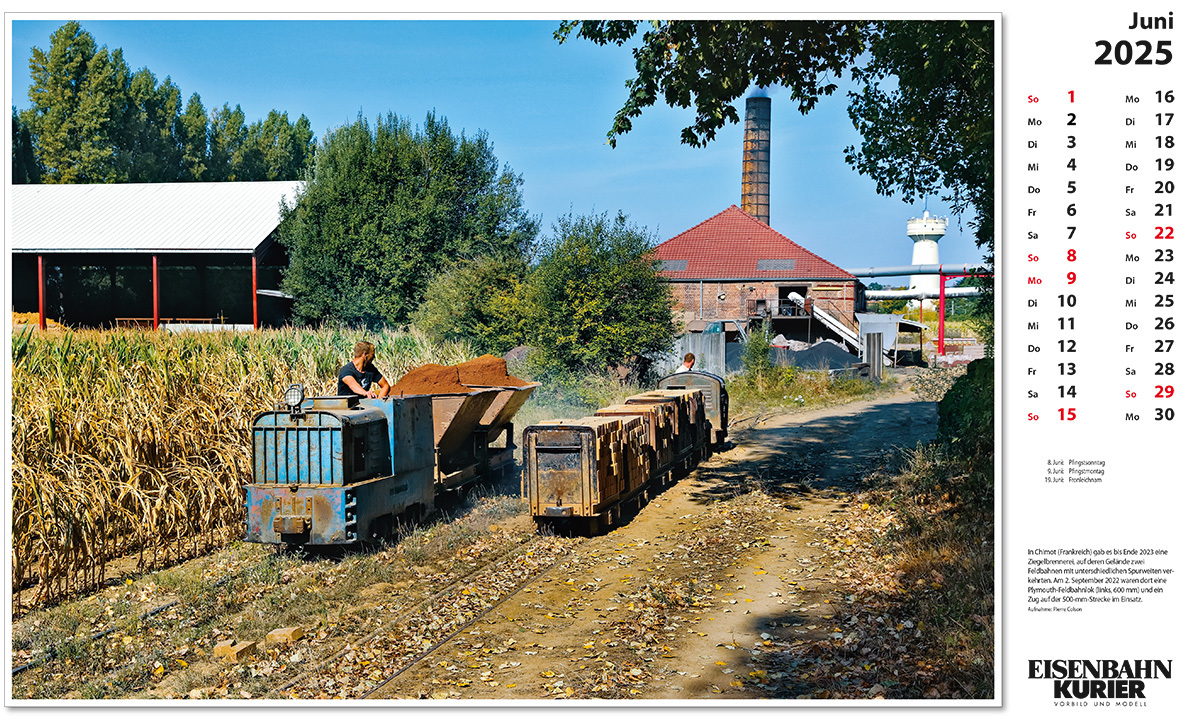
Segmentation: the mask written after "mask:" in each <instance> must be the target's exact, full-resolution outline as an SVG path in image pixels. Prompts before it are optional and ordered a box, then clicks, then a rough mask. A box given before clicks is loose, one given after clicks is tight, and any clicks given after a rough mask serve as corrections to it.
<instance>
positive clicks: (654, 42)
mask: <svg viewBox="0 0 1200 718" xmlns="http://www.w3.org/2000/svg"><path fill="white" fill-rule="evenodd" d="M998 22H999V21H998V16H995V15H982V14H981V15H974V16H970V17H962V16H959V17H950V16H939V17H930V18H926V19H917V18H916V17H913V18H906V19H874V18H864V17H847V18H845V19H828V17H823V18H821V19H811V18H807V17H802V16H793V17H783V18H780V19H778V20H761V19H760V20H730V19H722V20H678V19H675V20H569V19H568V20H560V19H547V18H534V17H529V16H513V17H511V18H507V19H489V20H467V19H454V20H430V19H411V18H404V17H382V18H377V19H370V20H367V19H361V18H352V19H344V20H329V19H310V18H304V17H302V16H301V17H289V18H284V17H280V18H278V19H255V20H241V19H227V18H215V17H214V18H203V17H201V18H196V19H189V20H168V19H148V18H144V17H138V18H134V17H124V16H117V15H113V16H99V17H95V18H94V19H83V20H73V19H70V18H68V17H55V18H51V19H47V18H46V17H45V16H42V17H38V18H32V17H30V18H23V17H19V16H17V17H10V18H8V23H7V25H8V28H7V29H8V32H9V37H10V38H11V43H10V46H9V55H8V57H7V58H6V62H7V63H8V64H9V74H8V77H9V81H10V84H11V97H10V100H11V105H12V117H11V121H10V122H11V132H10V135H11V149H12V161H11V167H10V170H9V173H8V178H9V179H8V182H7V183H6V192H7V202H6V228H7V229H6V233H5V250H6V251H5V256H6V257H7V259H8V280H9V286H10V292H11V296H10V301H11V305H12V324H11V352H12V356H11V381H10V386H11V397H10V399H11V401H10V402H9V403H8V408H7V411H9V412H10V418H11V430H10V432H9V434H8V435H9V436H10V440H11V451H10V454H11V467H12V483H11V486H10V492H9V502H8V504H7V505H8V506H10V507H11V515H10V520H9V521H8V522H7V527H8V529H9V537H10V541H11V544H10V545H11V550H10V554H9V565H10V568H11V576H12V590H11V592H10V595H11V598H10V601H9V609H10V620H9V641H8V644H7V650H8V653H9V656H10V666H11V672H12V675H11V686H10V691H8V694H7V695H6V697H5V702H6V703H7V704H10V705H48V704H50V703H51V702H57V703H60V704H61V703H66V704H68V705H99V706H107V705H118V704H121V705H123V704H125V703H124V702H130V701H137V702H142V701H162V700H170V701H180V702H188V703H190V702H193V701H210V702H211V701H220V702H228V703H241V702H246V701H287V700H293V699H301V700H308V701H314V700H315V701H329V700H334V699H349V700H355V701H375V700H380V699H382V700H401V701H414V702H416V701H429V702H430V704H433V702H439V704H440V702H443V701H445V702H456V701H482V702H483V703H481V705H495V706H502V705H506V704H509V703H513V702H519V703H521V704H532V705H543V704H549V701H551V700H565V701H595V700H596V699H600V700H605V701H621V705H625V704H632V702H634V701H638V702H646V701H649V702H657V703H663V704H670V703H680V702H683V703H685V704H688V705H691V704H693V703H690V702H692V701H697V700H702V699H705V700H717V701H729V700H733V701H737V702H745V703H747V704H751V705H753V704H757V705H782V704H785V703H787V702H791V701H801V700H803V701H817V702H820V703H823V704H829V705H855V704H857V703H858V702H860V701H882V702H891V703H894V704H896V705H904V706H912V705H964V706H967V705H972V706H994V705H999V700H998V695H999V674H998V672H997V669H996V655H997V643H996V642H997V629H996V618H997V615H998V613H997V605H996V604H997V601H996V596H997V593H996V592H997V576H998V571H997V565H996V557H997V550H998V549H997V546H998V541H997V534H996V522H995V509H996V504H997V501H996V497H997V488H996V481H995V472H994V465H995V456H996V455H995V440H994V436H995V417H994V405H995V393H994V388H993V387H994V379H995V376H996V364H995V359H994V357H993V347H994V345H995V336H996V332H995V321H994V309H993V306H994V304H993V287H994V279H995V277H994V273H995V251H996V231H995V227H996V205H997V195H996V180H995V177H996V172H995V167H996V165H997V162H998V159H999V158H998V157H997V148H998V144H997V130H996V117H997V112H996V107H997V97H996V87H997V82H996V77H997V74H996V73H997V68H998V60H999V58H998V57H997V52H998V47H999V44H998V42H997V37H998V32H999V27H998ZM370 705H376V703H370Z"/></svg>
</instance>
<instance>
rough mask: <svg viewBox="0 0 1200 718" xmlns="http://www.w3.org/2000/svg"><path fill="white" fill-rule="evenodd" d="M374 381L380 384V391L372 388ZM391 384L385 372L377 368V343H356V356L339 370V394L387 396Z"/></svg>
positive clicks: (372, 396) (369, 396) (371, 397)
mask: <svg viewBox="0 0 1200 718" xmlns="http://www.w3.org/2000/svg"><path fill="white" fill-rule="evenodd" d="M372 383H374V384H378V385H379V391H378V392H376V391H374V390H372V389H371V384H372ZM391 386H392V385H391V384H390V383H389V382H388V380H387V378H386V377H384V376H383V372H381V371H379V370H378V369H376V368H375V345H374V344H372V343H371V342H359V343H357V344H355V345H354V358H353V359H351V360H350V363H348V364H346V366H344V367H342V369H341V371H339V372H338V383H337V394H338V396H354V395H358V396H365V397H367V398H368V399H378V398H379V397H381V396H387V394H388V390H389V389H390V388H391Z"/></svg>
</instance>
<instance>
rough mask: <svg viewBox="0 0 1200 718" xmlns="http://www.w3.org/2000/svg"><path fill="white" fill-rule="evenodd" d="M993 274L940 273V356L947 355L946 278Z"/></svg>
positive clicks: (988, 275) (988, 274)
mask: <svg viewBox="0 0 1200 718" xmlns="http://www.w3.org/2000/svg"><path fill="white" fill-rule="evenodd" d="M990 276H991V274H990V273H987V272H984V273H982V274H941V273H939V274H938V283H939V285H940V286H939V287H938V349H937V353H938V356H940V357H942V356H946V280H947V279H949V278H953V277H990Z"/></svg>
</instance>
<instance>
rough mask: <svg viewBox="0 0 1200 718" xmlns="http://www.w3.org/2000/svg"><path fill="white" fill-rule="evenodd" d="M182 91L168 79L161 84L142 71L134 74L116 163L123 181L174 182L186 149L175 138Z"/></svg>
mask: <svg viewBox="0 0 1200 718" xmlns="http://www.w3.org/2000/svg"><path fill="white" fill-rule="evenodd" d="M179 110H180V95H179V88H178V87H177V86H176V85H175V84H174V83H173V82H171V78H169V77H168V78H167V79H165V80H163V81H162V83H161V84H160V83H158V81H157V79H156V78H155V77H154V73H152V72H150V70H148V69H146V68H144V67H143V68H142V69H141V70H138V71H137V72H135V73H134V74H133V76H132V77H131V78H130V80H129V83H128V93H127V94H126V103H125V110H124V113H123V117H122V118H121V123H120V132H121V134H120V137H119V138H118V147H119V149H118V151H117V155H116V163H117V168H118V173H119V176H120V177H121V181H125V182H173V181H175V179H176V178H177V177H178V176H179V168H180V162H181V159H182V150H181V147H180V143H179V141H178V140H177V138H176V135H175V126H176V122H177V120H178V119H179Z"/></svg>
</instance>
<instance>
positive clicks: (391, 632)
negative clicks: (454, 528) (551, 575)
mask: <svg viewBox="0 0 1200 718" xmlns="http://www.w3.org/2000/svg"><path fill="white" fill-rule="evenodd" d="M583 540H584V539H564V538H558V537H553V536H539V537H538V538H536V539H534V541H533V545H532V547H527V546H526V545H524V544H523V545H522V546H519V547H518V548H517V549H516V550H514V551H512V552H510V553H509V554H508V555H507V556H505V557H503V558H501V559H499V560H497V561H494V562H492V563H490V564H488V565H487V566H484V567H483V568H481V569H480V570H478V571H476V572H474V573H472V574H470V575H468V576H464V577H463V578H461V579H459V580H458V581H456V582H455V583H453V584H451V585H450V586H448V587H446V588H445V589H443V590H442V591H440V592H438V593H437V594H435V595H433V596H430V597H429V598H426V599H424V600H423V601H421V602H420V603H417V604H413V605H411V606H410V607H408V608H406V609H403V610H404V611H405V613H404V614H403V615H401V616H400V617H398V618H397V619H396V620H394V621H392V622H391V623H389V624H388V625H387V626H383V627H380V628H379V629H377V630H375V631H374V632H372V633H371V634H370V635H368V636H366V637H365V638H362V639H360V640H359V641H357V642H356V643H354V644H353V645H349V646H346V647H345V648H343V649H342V650H340V651H338V652H337V653H335V654H333V655H331V656H329V657H327V658H325V659H323V660H322V661H321V662H320V663H318V664H317V666H315V667H314V668H312V669H309V670H308V671H307V672H306V673H305V674H304V675H302V676H299V677H297V678H294V679H292V680H291V681H289V682H288V683H286V684H284V685H282V686H280V687H279V688H276V689H274V690H273V691H271V692H269V693H268V694H267V696H265V697H267V698H367V697H370V696H373V695H375V694H376V693H378V692H379V691H380V690H381V689H382V688H384V687H385V686H387V685H388V684H389V683H391V682H392V681H394V680H395V679H396V678H398V677H399V676H401V675H402V674H403V673H404V672H405V671H408V670H409V669H410V668H412V667H413V666H416V665H417V664H418V663H420V662H421V660H422V659H424V658H425V657H426V656H428V655H429V654H430V653H432V652H433V651H435V650H437V649H438V648H439V647H441V646H442V645H443V644H445V643H446V642H447V641H449V640H451V639H452V638H454V637H455V636H457V635H459V634H461V633H462V632H463V631H465V630H467V629H468V628H470V627H471V626H473V625H475V624H476V623H478V622H479V621H480V620H482V619H483V618H484V617H485V616H487V615H488V613H490V612H491V611H492V610H493V609H495V608H496V607H497V606H499V605H501V604H502V603H504V602H505V601H506V600H508V599H509V598H510V597H512V596H513V595H515V594H517V593H518V592H519V591H521V589H523V588H525V587H526V586H528V585H529V584H530V583H532V582H533V581H535V580H537V579H538V578H540V577H541V576H543V575H545V574H546V572H548V571H550V570H551V569H553V568H554V567H555V566H557V565H558V564H559V563H561V562H562V560H563V559H564V558H566V557H567V556H569V555H571V553H573V551H574V548H575V547H576V546H577V545H578V544H579V543H580V542H581V541H583ZM523 548H528V550H525V551H524V552H522V551H521V550H520V549H523Z"/></svg>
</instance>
